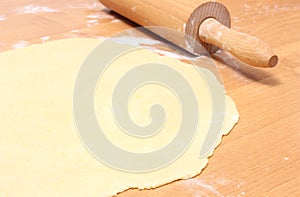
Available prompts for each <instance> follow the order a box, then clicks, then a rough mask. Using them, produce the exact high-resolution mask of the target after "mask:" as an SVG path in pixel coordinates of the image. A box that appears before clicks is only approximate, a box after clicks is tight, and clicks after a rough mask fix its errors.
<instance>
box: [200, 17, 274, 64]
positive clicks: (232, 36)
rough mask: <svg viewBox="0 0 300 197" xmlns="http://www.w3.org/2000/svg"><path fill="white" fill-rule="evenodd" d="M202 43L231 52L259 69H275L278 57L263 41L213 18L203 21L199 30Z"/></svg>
mask: <svg viewBox="0 0 300 197" xmlns="http://www.w3.org/2000/svg"><path fill="white" fill-rule="evenodd" d="M199 37H200V39H201V40H202V41H204V42H206V43H209V44H213V45H216V46H218V47H219V48H222V49H224V50H227V51H229V52H230V53H231V54H232V55H234V56H235V57H237V58H238V59H240V60H241V61H243V62H245V63H247V64H250V65H253V66H257V67H264V68H268V67H274V66H275V65H276V64H277V62H278V57H277V56H276V55H274V54H273V52H272V50H271V48H270V47H269V46H268V45H267V44H266V43H265V42H263V41H262V40H260V39H258V38H256V37H254V36H250V35H248V34H245V33H241V32H238V31H235V30H232V29H229V28H227V27H226V26H224V25H222V24H221V23H219V22H218V21H217V20H215V19H213V18H208V19H206V20H205V21H203V22H202V23H201V25H200V28H199Z"/></svg>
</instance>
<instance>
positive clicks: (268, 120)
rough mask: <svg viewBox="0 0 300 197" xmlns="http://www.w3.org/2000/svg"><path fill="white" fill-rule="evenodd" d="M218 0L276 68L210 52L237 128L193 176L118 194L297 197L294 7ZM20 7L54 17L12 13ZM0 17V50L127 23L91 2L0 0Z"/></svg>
mask: <svg viewBox="0 0 300 197" xmlns="http://www.w3.org/2000/svg"><path fill="white" fill-rule="evenodd" d="M194 2H196V1H195V0H193V3H194ZM220 2H222V3H224V4H225V5H226V7H227V8H228V9H229V11H230V14H231V17H232V28H233V29H236V30H239V31H243V32H246V33H249V34H252V35H255V36H258V37H260V38H262V39H263V40H264V41H266V42H267V43H269V44H270V45H271V46H272V48H273V49H274V51H275V52H276V53H278V55H279V56H280V62H279V65H278V66H277V67H275V68H272V69H268V70H264V69H257V68H252V67H249V66H247V65H244V64H243V63H241V62H239V61H237V60H236V59H235V58H233V57H232V56H231V55H230V54H228V53H226V52H222V53H218V54H216V55H215V59H216V62H217V65H218V68H219V71H220V73H221V75H222V78H223V82H224V85H225V88H226V90H227V92H228V94H229V95H230V96H231V97H232V98H233V99H234V101H235V102H236V104H237V107H238V110H239V113H240V121H239V123H238V125H237V126H236V127H235V128H234V129H233V130H232V132H231V133H230V135H228V136H226V137H224V138H223V141H222V144H221V145H220V146H219V147H218V148H217V149H216V151H215V153H214V155H213V157H211V158H210V159H209V165H208V166H207V168H206V169H205V170H204V171H203V172H202V173H201V174H200V175H198V176H197V177H195V178H193V179H190V180H182V181H176V182H174V183H172V184H168V185H165V186H162V187H160V188H157V189H155V190H143V191H138V190H128V191H126V192H123V193H122V194H120V195H119V196H122V197H124V196H300V189H299V184H300V178H299V174H300V172H299V169H300V145H299V141H300V132H299V130H300V100H299V97H300V92H299V84H300V83H299V82H300V80H299V79H300V58H299V51H300V42H299V40H300V2H299V1H298V0H286V1H280V0H261V1H252V0H251V1H250V0H243V1H242V0H240V1H231V0H221V1H220ZM27 5H39V6H46V7H48V8H51V9H53V10H57V12H42V11H41V12H39V13H35V14H33V13H31V14H30V13H27V14H20V13H19V14H18V11H20V10H22V8H24V6H27ZM23 11H24V9H23ZM0 18H1V20H0V29H1V31H0V51H5V50H9V49H13V48H14V47H15V48H16V47H20V46H23V45H29V44H32V43H42V42H43V40H44V41H49V40H55V39H61V38H69V37H103V36H109V35H112V34H114V33H116V32H118V31H121V30H123V29H127V28H131V27H132V26H133V24H132V23H131V22H129V21H127V20H125V19H123V18H121V17H120V16H118V15H116V14H115V13H113V12H109V11H108V10H107V9H105V8H104V6H102V5H101V4H100V3H98V2H97V1H94V0H73V1H67V0H62V1H50V0H40V1H38V2H37V1H32V0H19V1H10V0H3V1H1V6H0Z"/></svg>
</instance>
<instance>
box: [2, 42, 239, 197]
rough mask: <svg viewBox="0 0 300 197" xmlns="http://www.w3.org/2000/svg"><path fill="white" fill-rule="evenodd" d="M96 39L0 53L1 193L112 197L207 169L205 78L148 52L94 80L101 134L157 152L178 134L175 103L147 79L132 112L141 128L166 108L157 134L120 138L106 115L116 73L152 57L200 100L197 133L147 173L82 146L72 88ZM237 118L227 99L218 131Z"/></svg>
mask: <svg viewBox="0 0 300 197" xmlns="http://www.w3.org/2000/svg"><path fill="white" fill-rule="evenodd" d="M100 42H101V41H100V40H97V39H88V38H87V39H85V38H76V39H65V40H59V41H53V42H48V43H44V44H39V45H32V46H29V47H26V48H23V49H17V50H12V51H7V52H3V53H1V54H0V90H1V93H0V95H1V96H0V117H1V118H0V196H111V195H115V194H116V193H118V192H121V191H124V190H126V189H128V188H140V189H143V188H155V187H157V186H160V185H163V184H166V183H169V182H172V181H174V180H177V179H186V178H189V177H193V176H195V175H197V174H199V173H200V172H201V170H202V169H203V168H204V167H205V166H206V164H207V158H204V159H200V158H199V151H200V150H199V148H200V147H201V144H202V143H203V140H204V137H205V135H206V133H205V132H207V130H208V129H207V128H208V127H209V125H210V124H213V120H211V118H210V116H211V107H210V104H209V103H210V99H209V92H208V90H207V88H206V86H205V83H204V81H203V79H201V78H199V76H198V75H195V74H193V72H192V70H191V69H190V68H189V67H190V66H188V64H184V63H182V62H180V61H179V60H175V59H171V58H167V57H161V56H159V55H157V54H154V53H151V52H149V51H146V50H141V51H139V50H138V51H133V52H131V53H128V54H127V55H124V56H123V57H120V58H119V59H117V60H115V61H114V62H113V63H112V66H111V67H110V68H109V69H108V70H107V71H106V73H105V75H103V78H102V79H101V80H103V82H101V84H99V85H98V88H97V90H96V93H95V101H96V102H95V111H96V114H97V117H98V121H99V124H101V125H102V126H103V129H104V130H105V131H106V133H105V135H106V136H107V137H108V138H109V139H110V140H111V141H112V142H113V143H115V144H117V145H118V146H119V147H121V148H123V149H126V150H128V151H135V152H147V151H149V150H153V149H159V148H160V147H162V146H163V145H164V144H167V143H169V142H170V141H171V140H172V138H173V137H174V136H175V135H176V133H174V132H175V131H176V129H177V128H178V126H179V122H180V121H179V120H180V108H179V107H178V101H177V100H176V97H174V95H172V92H170V91H169V90H166V89H165V88H162V87H161V86H157V85H153V84H152V85H146V86H145V87H144V86H143V87H141V88H139V89H137V91H136V92H135V93H134V94H133V95H132V98H131V100H130V103H129V112H130V115H131V117H132V119H133V121H134V122H135V123H136V124H140V125H146V124H147V123H149V116H148V113H149V109H150V106H151V105H152V104H153V103H160V104H161V105H162V106H164V108H165V111H166V113H167V114H166V116H167V119H166V124H165V125H164V128H163V129H162V131H161V132H159V133H158V134H157V135H155V136H153V137H151V138H149V139H136V138H134V137H130V136H128V135H125V134H124V133H123V132H121V130H120V129H119V128H118V127H117V126H116V123H115V122H114V118H113V116H112V115H111V114H110V113H111V97H110V96H111V94H112V89H113V87H114V85H115V83H116V82H117V80H118V79H119V77H120V76H122V74H124V73H125V72H126V70H127V69H130V68H132V67H133V66H134V65H135V64H136V63H141V61H145V62H147V61H155V60H158V59H159V60H160V61H162V62H164V63H166V64H171V65H172V66H174V68H176V69H178V70H180V71H181V72H182V73H184V74H185V75H186V76H189V77H188V79H189V81H190V83H191V84H194V85H193V88H194V90H195V93H196V95H197V97H198V98H201V99H199V106H198V107H199V110H200V117H201V121H200V125H199V130H200V131H201V132H198V134H197V136H195V139H194V140H193V143H192V144H191V146H190V147H189V148H188V150H187V151H186V152H185V153H184V155H183V156H181V157H180V158H179V159H177V160H176V161H175V162H173V163H172V164H170V165H169V166H167V167H165V168H162V169H159V170H156V171H152V172H147V173H129V172H123V171H118V170H115V169H113V168H110V167H108V166H106V165H104V164H102V163H101V162H99V161H98V160H96V159H95V158H94V157H93V156H92V155H91V154H90V153H89V152H88V151H87V150H86V148H85V147H84V145H83V143H82V142H81V141H80V138H79V136H78V133H77V131H76V126H75V124H74V119H73V112H72V99H73V90H74V84H75V80H76V76H77V73H78V71H79V69H80V66H81V64H82V62H83V61H84V59H85V58H86V57H87V55H88V54H89V53H90V52H91V51H92V50H93V49H94V48H95V47H96V46H97V45H98V44H99V43H100ZM137 57H139V58H137ZM137 61H138V62H137ZM124 62H126V65H124ZM122 64H123V65H122ZM101 114H105V115H104V116H101ZM99 117H103V118H99ZM237 120H238V112H237V110H236V107H235V104H234V102H233V101H232V99H231V98H230V97H228V96H226V120H225V123H224V125H223V128H222V132H223V134H227V133H228V132H229V131H230V130H231V129H232V127H233V126H234V124H235V123H236V122H237Z"/></svg>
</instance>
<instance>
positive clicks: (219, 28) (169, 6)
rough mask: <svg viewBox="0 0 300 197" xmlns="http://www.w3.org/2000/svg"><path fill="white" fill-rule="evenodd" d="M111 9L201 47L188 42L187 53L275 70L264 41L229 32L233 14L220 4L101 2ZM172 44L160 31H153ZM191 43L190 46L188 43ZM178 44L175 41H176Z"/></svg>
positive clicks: (163, 0) (192, 1)
mask: <svg viewBox="0 0 300 197" xmlns="http://www.w3.org/2000/svg"><path fill="white" fill-rule="evenodd" d="M100 2H101V3H102V4H104V5H105V6H106V7H108V8H109V9H111V10H113V11H115V12H117V13H119V14H121V15H123V16H124V17H126V18H128V19H130V20H132V21H134V22H135V23H137V24H139V25H141V26H144V27H146V28H147V26H160V27H167V28H172V29H175V30H178V31H180V32H183V33H185V34H186V35H188V36H190V37H192V38H193V40H197V41H198V43H201V45H202V46H203V47H204V48H205V49H204V48H203V47H199V46H201V45H199V44H195V42H191V41H189V40H191V39H187V40H186V43H187V44H186V47H185V49H187V50H190V51H191V50H192V51H191V52H193V53H196V54H200V55H201V54H205V53H207V51H208V52H209V53H210V54H213V53H215V52H216V51H217V50H218V49H219V48H221V49H224V50H227V51H229V52H230V53H231V54H233V55H234V56H235V57H237V58H238V59H240V60H241V61H243V62H245V63H247V64H249V65H252V66H256V67H264V68H268V67H274V66H275V65H276V64H277V62H278V57H277V56H276V55H275V54H274V53H273V52H272V50H271V49H270V47H269V46H268V45H267V44H266V43H264V42H263V41H262V40H260V39H258V38H256V37H254V36H250V35H247V34H244V33H240V32H238V31H235V30H232V29H230V23H231V20H230V14H229V11H228V10H227V8H226V7H225V6H224V5H223V4H221V3H218V2H204V1H203V0H189V1H187V0H176V1H175V0H159V1H155V0H122V1H120V0H100ZM154 33H157V34H159V36H161V37H163V38H166V39H167V40H169V41H171V42H175V40H172V37H167V36H166V35H163V34H161V33H160V32H154ZM189 42H190V43H189ZM175 43H176V42H175Z"/></svg>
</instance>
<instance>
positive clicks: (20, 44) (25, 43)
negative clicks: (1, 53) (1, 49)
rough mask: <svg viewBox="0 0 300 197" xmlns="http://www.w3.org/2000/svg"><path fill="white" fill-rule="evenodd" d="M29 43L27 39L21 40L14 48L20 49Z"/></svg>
mask: <svg viewBox="0 0 300 197" xmlns="http://www.w3.org/2000/svg"><path fill="white" fill-rule="evenodd" d="M28 44H29V43H28V42H27V41H24V40H21V41H17V42H15V43H14V44H13V48H14V49H19V48H24V47H26V46H27V45H28Z"/></svg>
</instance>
